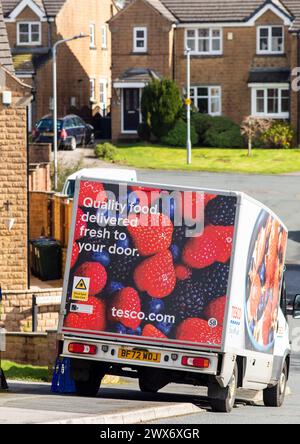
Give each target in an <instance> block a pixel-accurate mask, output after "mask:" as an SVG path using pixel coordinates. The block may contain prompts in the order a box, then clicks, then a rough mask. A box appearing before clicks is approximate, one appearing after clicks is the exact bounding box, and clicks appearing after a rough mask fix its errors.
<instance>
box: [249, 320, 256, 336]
mask: <svg viewBox="0 0 300 444" xmlns="http://www.w3.org/2000/svg"><path fill="white" fill-rule="evenodd" d="M254 330H255V321H254V320H253V321H252V322H251V324H250V331H251V333H252V335H253V336H254Z"/></svg>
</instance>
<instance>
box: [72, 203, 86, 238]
mask: <svg viewBox="0 0 300 444" xmlns="http://www.w3.org/2000/svg"><path fill="white" fill-rule="evenodd" d="M83 215H84V212H83V211H82V210H81V209H80V208H78V210H77V216H76V223H75V231H74V241H77V240H78V239H80V238H81V237H83V236H82V234H83V235H84V233H82V229H81V227H83V228H86V227H87V223H86V222H83V220H82V216H83Z"/></svg>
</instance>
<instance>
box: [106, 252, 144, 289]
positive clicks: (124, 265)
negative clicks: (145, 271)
mask: <svg viewBox="0 0 300 444" xmlns="http://www.w3.org/2000/svg"><path fill="white" fill-rule="evenodd" d="M139 261H140V258H139V257H132V256H124V255H122V256H115V258H114V259H113V260H112V262H111V264H110V265H109V267H108V269H107V271H108V276H109V279H110V280H111V281H114V282H121V283H126V284H128V283H129V282H130V280H131V279H132V276H133V272H134V270H135V268H136V266H137V264H138V262H139Z"/></svg>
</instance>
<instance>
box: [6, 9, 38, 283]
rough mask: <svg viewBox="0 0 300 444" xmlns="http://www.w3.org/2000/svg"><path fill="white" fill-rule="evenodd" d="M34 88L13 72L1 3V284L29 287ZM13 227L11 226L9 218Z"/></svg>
mask: <svg viewBox="0 0 300 444" xmlns="http://www.w3.org/2000/svg"><path fill="white" fill-rule="evenodd" d="M30 101H31V88H30V87H29V86H27V85H25V84H24V83H22V82H21V81H20V79H18V78H17V77H16V76H15V75H14V73H13V64H12V58H11V54H10V50H9V45H8V40H7V34H6V28H5V24H4V22H3V15H2V8H1V3H0V158H1V176H0V284H1V286H2V289H3V290H4V291H5V290H10V289H13V288H14V289H17V290H20V289H27V286H28V267H27V253H28V249H27V247H28V195H27V190H28V186H27V180H28V179H27V105H28V103H30ZM11 219H14V226H13V227H12V229H11V230H9V229H8V223H9V220H11Z"/></svg>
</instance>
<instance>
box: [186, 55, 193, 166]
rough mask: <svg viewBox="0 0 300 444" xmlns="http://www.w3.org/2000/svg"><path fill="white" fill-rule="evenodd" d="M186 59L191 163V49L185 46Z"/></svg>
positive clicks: (188, 155)
mask: <svg viewBox="0 0 300 444" xmlns="http://www.w3.org/2000/svg"><path fill="white" fill-rule="evenodd" d="M186 59H187V69H186V77H187V79H186V88H187V97H186V114H187V118H186V121H187V141H186V148H187V164H188V165H191V164H192V141H191V103H192V102H191V49H190V48H186Z"/></svg>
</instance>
